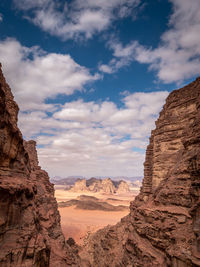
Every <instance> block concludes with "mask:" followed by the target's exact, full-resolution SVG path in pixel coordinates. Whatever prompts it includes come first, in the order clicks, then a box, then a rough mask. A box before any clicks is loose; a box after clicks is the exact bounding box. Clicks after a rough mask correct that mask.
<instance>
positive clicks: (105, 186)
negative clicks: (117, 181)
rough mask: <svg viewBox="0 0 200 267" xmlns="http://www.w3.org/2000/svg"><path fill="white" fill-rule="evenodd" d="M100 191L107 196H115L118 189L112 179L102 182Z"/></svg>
mask: <svg viewBox="0 0 200 267" xmlns="http://www.w3.org/2000/svg"><path fill="white" fill-rule="evenodd" d="M100 191H101V192H102V193H105V194H114V193H115V192H116V188H115V186H114V185H113V183H112V181H111V179H110V178H106V179H104V180H102V183H101V190H100Z"/></svg>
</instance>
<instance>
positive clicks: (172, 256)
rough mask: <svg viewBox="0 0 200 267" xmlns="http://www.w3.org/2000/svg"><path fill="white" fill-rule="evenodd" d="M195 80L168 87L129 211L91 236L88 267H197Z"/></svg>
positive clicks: (198, 117)
mask: <svg viewBox="0 0 200 267" xmlns="http://www.w3.org/2000/svg"><path fill="white" fill-rule="evenodd" d="M199 122H200V78H198V79H196V81H194V82H192V83H191V84H189V85H188V86H186V87H184V88H182V89H179V90H175V91H173V92H172V93H171V94H170V95H169V96H168V98H167V100H166V104H165V105H164V108H163V110H162V111H161V113H160V117H159V119H158V120H157V122H156V129H155V130H153V131H152V134H151V137H150V144H149V145H148V147H147V151H146V160H145V163H144V167H145V170H144V179H143V186H142V188H141V192H140V194H139V195H138V196H137V197H136V199H135V200H134V201H133V202H132V203H131V206H130V214H129V215H128V216H127V217H125V218H123V219H122V220H121V222H120V223H118V224H117V225H115V226H108V227H106V228H104V229H102V230H99V231H98V232H97V233H96V234H93V235H92V236H91V237H90V238H89V240H88V243H87V244H86V245H85V247H84V248H83V250H82V252H81V253H80V255H81V257H82V259H86V260H88V266H89V264H90V266H99V267H101V266H102V267H104V266H111V267H114V266H134V267H140V266H144V267H149V266H151V267H161V266H162V267H167V266H168V267H189V266H191V267H192V266H200V123H199Z"/></svg>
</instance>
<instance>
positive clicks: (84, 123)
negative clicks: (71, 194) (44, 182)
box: [0, 0, 200, 177]
mask: <svg viewBox="0 0 200 267" xmlns="http://www.w3.org/2000/svg"><path fill="white" fill-rule="evenodd" d="M0 62H1V63H2V66H3V67H2V68H3V72H4V75H5V77H6V80H7V82H8V83H9V85H10V87H11V88H12V92H13V94H14V97H15V100H16V101H17V103H18V105H19V108H20V112H19V121H18V123H19V127H20V129H21V131H22V134H23V136H24V138H25V139H26V140H30V139H34V140H36V141H37V150H38V156H39V162H40V165H41V166H42V168H43V169H45V170H47V171H48V172H49V175H50V176H51V177H53V176H61V177H67V176H73V175H81V176H85V177H91V176H104V177H105V176H129V177H133V176H142V175H143V162H144V159H145V150H146V146H147V144H148V142H149V136H150V133H151V130H152V129H154V128H155V120H156V119H157V118H158V116H159V112H160V111H161V109H162V106H163V105H164V103H165V99H166V97H167V96H168V94H169V93H170V92H171V91H172V90H174V89H177V88H180V87H182V86H184V85H186V84H187V83H189V82H191V81H192V80H194V79H195V78H196V77H197V76H199V75H200V1H199V0H190V1H188V0H169V1H167V0H95V1H94V0H69V1H67V0H65V1H64V0H1V1H0Z"/></svg>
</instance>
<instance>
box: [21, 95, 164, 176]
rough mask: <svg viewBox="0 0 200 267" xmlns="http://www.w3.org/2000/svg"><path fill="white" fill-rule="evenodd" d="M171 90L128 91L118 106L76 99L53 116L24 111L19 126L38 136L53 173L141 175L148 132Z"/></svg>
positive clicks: (42, 155) (44, 160)
mask: <svg viewBox="0 0 200 267" xmlns="http://www.w3.org/2000/svg"><path fill="white" fill-rule="evenodd" d="M167 95H168V92H153V93H134V94H130V95H128V96H126V97H124V98H122V103H123V104H124V106H123V108H120V109H119V108H118V107H117V106H116V105H115V104H114V103H113V102H108V101H104V102H101V103H96V102H94V101H92V102H84V101H83V100H78V101H73V102H69V103H65V104H64V105H62V106H60V107H59V111H58V110H57V111H55V112H53V114H52V116H51V117H49V116H47V115H46V113H45V112H41V111H40V112H37V111H33V112H31V113H28V114H27V113H21V114H20V127H21V129H22V132H23V133H24V135H26V136H27V137H28V138H31V136H36V140H37V143H38V145H39V146H40V147H41V148H38V151H39V159H40V163H41V165H42V166H43V168H45V169H47V170H48V171H49V173H50V175H51V176H53V175H60V176H65V175H75V174H81V175H85V176H88V177H89V176H94V175H99V176H101V175H108V176H113V175H127V176H134V175H142V173H143V162H144V150H145V148H146V145H147V143H148V136H149V134H150V130H151V129H152V128H154V126H155V125H154V121H155V119H156V117H157V116H158V112H159V111H160V109H161V107H162V105H163V103H164V99H165V98H166V96H167ZM140 149H142V151H140Z"/></svg>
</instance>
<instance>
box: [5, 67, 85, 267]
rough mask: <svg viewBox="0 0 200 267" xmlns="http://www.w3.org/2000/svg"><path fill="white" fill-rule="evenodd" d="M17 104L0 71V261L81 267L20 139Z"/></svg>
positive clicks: (14, 266)
mask: <svg viewBox="0 0 200 267" xmlns="http://www.w3.org/2000/svg"><path fill="white" fill-rule="evenodd" d="M17 114H18V107H17V104H16V103H15V102H14V100H13V95H12V93H11V90H10V88H9V86H8V85H7V83H6V81H5V79H4V77H3V74H2V72H1V71H0V266H1V267H8V266H9V267H29V266H30V267H32V266H40V267H46V266H47V267H48V266H52V267H54V266H80V265H79V259H78V257H77V255H76V253H75V252H74V251H73V248H71V247H70V246H69V245H68V244H67V243H66V242H65V239H64V236H63V234H62V231H61V227H60V215H59V213H58V210H57V202H56V200H55V198H54V188H53V185H52V184H51V183H50V182H49V177H48V174H47V173H46V172H45V171H43V170H41V168H40V167H39V166H38V159H37V152H36V149H35V142H34V141H29V142H24V141H23V138H22V135H21V132H20V130H19V129H18V127H17Z"/></svg>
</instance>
